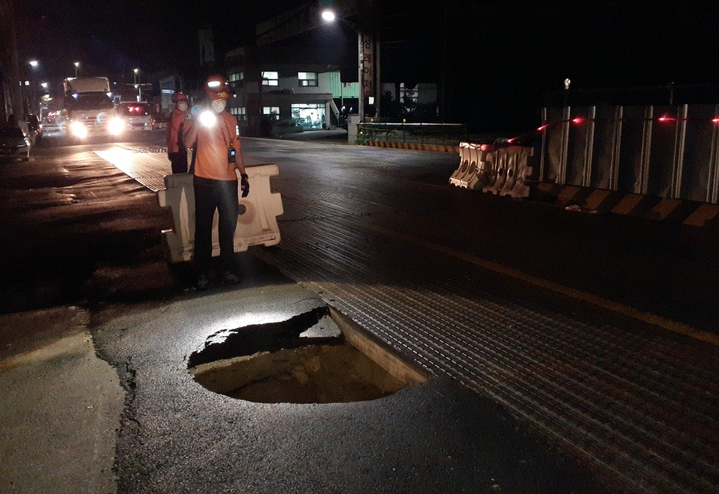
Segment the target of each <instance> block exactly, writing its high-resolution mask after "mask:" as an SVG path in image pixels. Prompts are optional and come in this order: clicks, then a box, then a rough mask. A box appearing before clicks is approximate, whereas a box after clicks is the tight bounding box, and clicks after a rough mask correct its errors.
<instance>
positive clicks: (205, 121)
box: [200, 110, 217, 127]
mask: <svg viewBox="0 0 719 494" xmlns="http://www.w3.org/2000/svg"><path fill="white" fill-rule="evenodd" d="M200 123H201V124H202V125H204V126H205V127H212V126H214V125H215V123H217V116H215V112H213V111H209V110H207V111H203V112H202V113H200Z"/></svg>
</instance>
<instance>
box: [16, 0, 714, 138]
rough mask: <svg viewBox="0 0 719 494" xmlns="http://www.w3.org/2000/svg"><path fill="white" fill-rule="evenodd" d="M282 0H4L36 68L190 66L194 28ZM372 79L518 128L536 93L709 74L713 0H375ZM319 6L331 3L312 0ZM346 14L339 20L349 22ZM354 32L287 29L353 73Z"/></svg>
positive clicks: (469, 116)
mask: <svg viewBox="0 0 719 494" xmlns="http://www.w3.org/2000/svg"><path fill="white" fill-rule="evenodd" d="M303 3H304V2H300V1H296V0H272V1H268V0H266V1H255V0H246V1H242V0H241V1H226V0H217V1H214V2H193V3H192V4H187V5H183V4H181V3H178V2H172V1H169V0H154V1H152V2H139V1H136V0H33V1H32V2H23V4H22V5H20V6H18V8H19V9H20V10H21V11H22V12H23V13H24V14H25V19H24V22H26V23H27V26H26V27H27V29H21V30H20V33H21V36H22V39H21V46H22V47H24V52H25V53H24V55H25V56H27V57H36V58H38V59H40V60H41V61H42V70H43V71H44V73H45V74H46V75H47V76H55V77H66V76H70V75H73V74H74V68H73V66H72V62H73V61H74V60H80V61H81V62H82V68H81V72H82V73H85V74H88V75H90V74H92V75H99V74H107V75H110V76H113V77H119V76H120V75H124V77H125V78H126V79H128V80H129V79H130V78H132V72H131V71H132V68H133V67H141V68H142V70H143V71H144V72H153V71H159V70H162V69H172V68H175V67H178V68H184V67H191V66H193V65H195V66H196V65H197V63H198V59H199V55H198V53H199V48H198V35H197V29H198V27H200V26H203V25H212V27H213V29H214V35H215V36H214V37H215V54H216V56H217V57H220V56H221V55H222V54H223V53H224V52H225V51H227V50H229V49H232V48H234V47H237V46H240V45H242V44H245V43H251V42H252V41H253V38H254V26H255V24H256V23H257V22H260V21H262V20H265V19H267V18H270V17H272V16H274V15H276V14H278V13H281V12H283V11H285V10H286V9H288V8H292V7H296V6H300V5H302V4H303ZM378 3H379V14H380V16H381V20H380V26H381V28H380V29H381V39H382V42H383V43H382V59H381V60H382V79H383V81H384V82H405V83H408V84H413V83H415V82H439V81H441V80H442V78H443V77H444V78H445V79H446V85H445V93H444V95H445V98H446V101H447V104H448V113H447V120H448V121H459V122H465V123H468V124H470V126H471V127H472V128H473V129H474V130H484V131H499V130H522V129H526V128H531V127H534V126H535V124H536V123H537V122H538V121H539V108H540V107H541V101H542V98H541V95H542V93H543V92H545V91H558V90H561V89H562V88H563V81H564V79H565V78H567V77H568V78H570V79H571V80H572V90H575V89H582V88H600V87H612V88H616V87H636V86H663V85H667V84H669V83H670V82H674V83H676V84H686V83H691V84H696V83H708V84H714V83H716V82H717V79H718V76H719V74H718V73H717V72H718V69H717V64H716V61H717V60H719V57H718V55H719V53H718V50H719V22H718V21H719V2H717V1H684V2H677V1H673V2H670V1H665V0H659V1H656V0H655V1H624V2H622V1H609V0H605V1H595V2H583V1H563V0H559V1H536V2H533V3H531V4H530V3H527V2H524V1H521V2H520V1H513V0H508V1H487V2H471V1H467V0H447V1H445V2H427V1H413V2H410V1H405V0H397V1H393V2H378ZM326 4H327V5H331V2H326ZM350 20H353V19H350ZM355 39H356V38H354V33H352V32H351V29H349V28H347V27H346V26H345V27H342V25H341V24H338V25H336V26H334V27H330V26H321V27H318V28H316V29H314V30H313V31H311V32H309V33H306V34H305V35H302V36H298V37H296V38H293V39H291V40H287V41H286V42H284V44H286V45H288V46H309V47H315V48H318V49H321V50H323V51H324V52H326V53H327V54H328V56H329V55H332V60H331V61H332V62H336V61H339V62H340V63H342V64H343V65H344V70H343V77H344V78H345V79H346V80H350V79H348V77H352V78H353V79H354V80H356V69H355V68H354V67H355V63H356V61H355V57H356V41H355Z"/></svg>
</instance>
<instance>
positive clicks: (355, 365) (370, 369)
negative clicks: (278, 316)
mask: <svg viewBox="0 0 719 494" xmlns="http://www.w3.org/2000/svg"><path fill="white" fill-rule="evenodd" d="M195 372H196V373H195V380H196V381H197V382H199V383H200V384H202V385H203V386H204V387H206V388H207V389H209V390H210V391H214V392H216V393H221V394H224V395H227V396H231V397H232V398H239V399H242V400H248V401H254V402H258V403H281V402H286V403H341V402H351V401H364V400H374V399H377V398H382V397H383V396H387V395H390V394H393V393H396V392H397V391H399V390H400V389H402V388H404V387H405V386H406V385H405V384H404V383H403V382H401V381H399V380H398V379H396V378H394V377H392V376H391V375H389V374H388V373H387V372H385V370H384V369H382V368H381V367H380V366H379V365H377V364H376V363H374V362H373V361H372V360H370V359H369V358H367V357H366V356H365V355H364V354H362V352H360V351H358V350H357V349H355V348H354V347H352V346H350V345H347V344H344V345H309V346H305V347H300V348H293V349H286V350H280V351H278V352H272V353H269V352H264V353H260V354H256V355H253V356H251V357H249V358H248V357H239V358H236V359H231V360H224V361H220V362H215V363H214V365H213V364H209V365H208V364H205V365H203V366H201V367H199V368H196V369H195Z"/></svg>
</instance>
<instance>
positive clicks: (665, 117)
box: [657, 115, 676, 122]
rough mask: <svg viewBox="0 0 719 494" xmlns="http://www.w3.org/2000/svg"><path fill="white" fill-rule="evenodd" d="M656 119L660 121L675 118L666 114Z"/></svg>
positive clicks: (668, 120) (669, 120)
mask: <svg viewBox="0 0 719 494" xmlns="http://www.w3.org/2000/svg"><path fill="white" fill-rule="evenodd" d="M657 120H659V121H660V122H671V121H672V120H676V119H675V118H672V117H668V116H666V115H662V116H661V117H659V118H658V119H657Z"/></svg>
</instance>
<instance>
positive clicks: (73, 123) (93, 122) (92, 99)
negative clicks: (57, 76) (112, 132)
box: [60, 77, 115, 139]
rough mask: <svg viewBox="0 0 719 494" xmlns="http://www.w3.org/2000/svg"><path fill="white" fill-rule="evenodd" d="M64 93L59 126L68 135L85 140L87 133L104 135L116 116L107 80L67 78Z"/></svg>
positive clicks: (102, 78)
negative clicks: (62, 127)
mask: <svg viewBox="0 0 719 494" xmlns="http://www.w3.org/2000/svg"><path fill="white" fill-rule="evenodd" d="M63 88H64V90H65V93H64V98H63V109H62V113H61V115H62V118H61V122H60V123H61V125H62V126H64V129H65V131H66V133H67V134H68V135H70V136H73V137H76V138H80V139H84V138H85V137H87V135H88V133H105V132H107V131H108V126H109V124H110V120H111V119H112V118H113V117H114V116H115V106H114V105H113V103H112V99H111V98H112V93H111V92H110V81H109V80H108V79H107V77H69V78H67V79H65V80H64V81H63Z"/></svg>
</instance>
